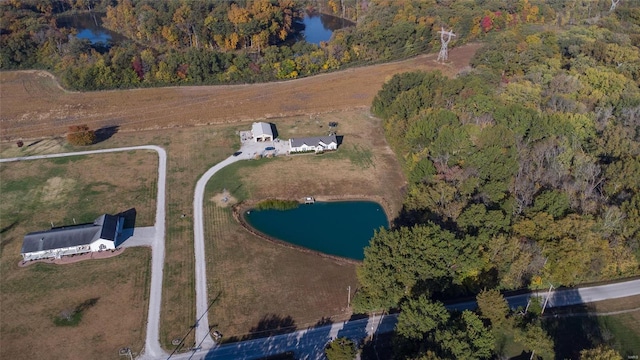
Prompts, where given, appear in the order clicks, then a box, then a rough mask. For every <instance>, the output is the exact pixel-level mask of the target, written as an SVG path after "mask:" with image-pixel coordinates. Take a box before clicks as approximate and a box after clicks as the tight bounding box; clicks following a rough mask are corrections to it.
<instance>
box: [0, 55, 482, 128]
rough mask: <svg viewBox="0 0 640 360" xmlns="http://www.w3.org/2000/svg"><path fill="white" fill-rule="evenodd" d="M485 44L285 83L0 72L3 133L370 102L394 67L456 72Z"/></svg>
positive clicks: (163, 123)
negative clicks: (75, 82) (162, 82)
mask: <svg viewBox="0 0 640 360" xmlns="http://www.w3.org/2000/svg"><path fill="white" fill-rule="evenodd" d="M480 46H481V45H480V44H468V45H464V46H461V47H458V48H454V49H451V50H450V52H449V58H450V59H451V62H450V63H448V64H439V63H437V62H436V61H435V59H436V55H437V54H427V55H421V56H418V57H415V58H411V59H408V60H403V61H397V62H393V63H386V64H379V65H372V66H366V67H360V68H353V69H348V70H344V71H339V72H334V73H328V74H322V75H317V76H312V77H308V78H303V79H297V80H292V81H286V82H274V83H264V84H251V85H226V86H185V87H168V88H152V89H135V90H115V91H101V92H83V93H80V92H66V91H63V90H61V89H60V88H59V86H58V84H57V83H56V82H55V80H53V79H52V78H51V77H50V76H47V75H45V74H43V73H42V72H34V71H28V72H2V73H0V109H1V110H0V125H1V126H0V137H1V138H2V139H5V140H9V139H18V138H24V139H31V138H38V137H43V136H51V135H60V134H63V133H65V132H66V130H67V128H68V126H69V125H73V124H80V123H85V124H88V125H89V126H91V127H93V128H100V127H104V126H119V127H120V131H132V130H138V129H152V128H153V129H157V128H170V127H182V126H193V125H205V124H214V123H233V122H240V121H251V120H255V119H269V118H277V117H284V116H292V115H300V114H317V113H326V112H333V111H345V110H349V109H354V108H367V107H369V106H370V105H371V101H372V99H373V97H374V96H375V94H376V93H377V92H378V90H379V89H380V88H381V86H382V84H384V82H385V81H387V80H388V79H390V78H391V76H393V75H394V74H396V73H400V72H406V71H413V70H440V71H442V72H443V73H444V74H447V75H450V76H451V75H455V74H457V73H458V72H459V71H460V70H461V69H464V68H465V67H467V66H468V65H469V61H470V59H471V57H472V56H473V54H475V52H476V50H477V49H478V48H479V47H480Z"/></svg>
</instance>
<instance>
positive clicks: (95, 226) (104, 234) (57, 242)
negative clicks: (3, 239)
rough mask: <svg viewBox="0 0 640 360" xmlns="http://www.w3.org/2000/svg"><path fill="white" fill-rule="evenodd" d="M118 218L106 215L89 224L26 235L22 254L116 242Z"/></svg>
mask: <svg viewBox="0 0 640 360" xmlns="http://www.w3.org/2000/svg"><path fill="white" fill-rule="evenodd" d="M117 231H118V217H117V216H113V215H109V214H104V215H102V216H100V217H99V218H97V219H96V220H95V221H94V222H92V223H88V224H79V225H70V226H61V227H56V228H52V229H51V230H46V231H36V232H32V233H28V234H27V235H25V237H24V240H23V241H22V250H21V253H22V254H25V253H30V252H35V251H42V250H53V249H60V248H67V247H73V246H80V245H89V244H91V243H92V242H94V241H96V240H98V239H101V238H102V239H105V240H111V241H114V240H115V238H116V233H117Z"/></svg>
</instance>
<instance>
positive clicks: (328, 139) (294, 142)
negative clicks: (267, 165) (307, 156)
mask: <svg viewBox="0 0 640 360" xmlns="http://www.w3.org/2000/svg"><path fill="white" fill-rule="evenodd" d="M320 142H322V143H324V144H327V145H329V144H331V143H332V142H334V143H336V144H338V139H337V138H336V136H335V135H329V136H316V137H308V138H297V139H291V147H300V146H302V145H303V144H306V145H307V146H317V145H318V144H319V143H320Z"/></svg>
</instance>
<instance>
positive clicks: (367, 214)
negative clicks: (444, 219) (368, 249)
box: [244, 201, 389, 260]
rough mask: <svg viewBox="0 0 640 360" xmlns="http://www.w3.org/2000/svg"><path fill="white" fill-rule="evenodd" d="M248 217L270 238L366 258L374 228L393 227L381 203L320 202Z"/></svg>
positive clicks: (327, 251) (341, 254)
mask: <svg viewBox="0 0 640 360" xmlns="http://www.w3.org/2000/svg"><path fill="white" fill-rule="evenodd" d="M244 218H245V220H246V221H247V223H248V224H249V225H251V226H252V227H254V228H255V229H256V230H258V231H260V232H262V233H263V234H266V235H268V236H270V237H273V238H276V239H279V240H282V241H285V242H288V243H291V244H294V245H297V246H301V247H304V248H308V249H311V250H315V251H319V252H322V253H325V254H329V255H336V256H341V257H345V258H350V259H355V260H362V259H363V258H364V247H365V246H368V245H369V240H371V237H373V233H374V230H377V229H379V228H380V227H385V228H388V227H389V221H388V220H387V215H386V214H385V212H384V209H383V208H382V206H380V204H378V203H375V202H371V201H339V202H316V203H315V204H310V205H300V206H299V207H298V208H296V209H293V210H285V211H280V210H261V211H256V210H251V211H248V212H245V214H244Z"/></svg>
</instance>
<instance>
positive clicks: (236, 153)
mask: <svg viewBox="0 0 640 360" xmlns="http://www.w3.org/2000/svg"><path fill="white" fill-rule="evenodd" d="M240 154H242V151H236V152H234V153H233V156H238V155H240Z"/></svg>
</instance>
